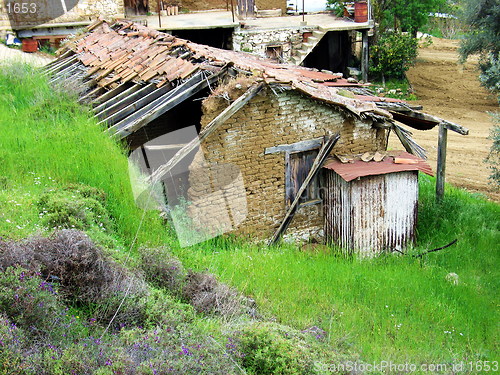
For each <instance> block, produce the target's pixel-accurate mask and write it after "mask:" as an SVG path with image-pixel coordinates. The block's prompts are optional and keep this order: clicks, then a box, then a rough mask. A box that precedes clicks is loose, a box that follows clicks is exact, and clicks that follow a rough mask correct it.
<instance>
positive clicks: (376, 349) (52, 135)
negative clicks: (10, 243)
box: [0, 68, 500, 362]
mask: <svg viewBox="0 0 500 375" xmlns="http://www.w3.org/2000/svg"><path fill="white" fill-rule="evenodd" d="M17 69H19V68H17ZM0 75H1V77H0V91H1V92H2V96H1V97H0V133H1V134H2V136H1V137H0V150H1V153H0V236H3V237H9V238H20V237H23V236H26V235H28V234H31V233H33V232H35V231H39V230H44V228H41V227H40V225H39V218H38V210H37V209H36V207H35V202H36V200H37V199H38V197H39V196H40V194H41V193H42V192H43V191H44V190H46V189H47V188H51V187H56V186H62V185H64V184H67V183H70V182H79V183H85V184H88V185H91V186H96V187H100V188H101V189H103V190H104V191H105V192H106V193H107V194H108V209H109V210H110V212H111V213H112V214H113V216H114V217H115V220H116V223H117V228H118V234H119V235H120V238H122V239H124V244H130V243H131V242H132V240H133V238H134V236H135V234H136V231H137V229H138V227H139V222H140V220H141V217H142V213H141V212H140V211H139V210H138V209H137V208H136V207H135V206H134V204H133V202H132V199H131V190H130V185H129V182H128V174H127V162H126V158H125V156H124V153H123V151H122V150H121V149H120V147H118V146H117V145H116V144H115V143H114V142H113V141H111V140H110V139H108V138H107V137H106V136H103V134H102V129H101V128H100V127H99V126H98V125H96V123H95V121H94V120H93V119H90V116H89V113H88V112H87V111H86V110H85V109H82V108H81V107H78V106H77V105H75V104H72V102H71V100H70V99H69V98H67V97H65V95H64V94H62V93H58V94H57V95H55V96H54V95H52V94H51V93H50V92H49V91H50V89H49V88H48V86H47V85H46V84H45V83H44V82H42V81H40V79H39V78H29V77H36V76H30V75H28V76H27V77H28V78H23V79H22V81H20V78H19V77H21V76H22V75H21V74H20V73H19V72H15V71H14V72H12V71H10V72H8V73H6V72H5V71H2V72H1V74H0ZM47 98H49V99H47ZM75 140H76V141H75ZM421 188H422V189H421V195H422V201H421V210H420V219H421V220H420V223H419V241H418V246H417V249H419V250H422V249H428V248H432V247H437V246H441V245H443V244H445V243H448V242H449V241H451V240H452V239H454V238H458V239H459V242H458V245H456V246H454V247H452V248H449V249H446V250H443V251H442V252H437V253H433V254H429V255H428V256H426V257H425V258H424V259H423V260H418V259H414V258H411V257H382V258H380V259H376V260H372V261H359V260H356V259H345V258H343V257H337V256H332V255H331V254H327V255H325V254H306V253H302V252H299V251H297V249H296V248H294V247H293V246H282V247H279V248H272V249H266V248H262V247H258V246H253V245H249V244H244V243H239V242H231V241H229V240H225V239H222V240H221V239H219V240H214V241H211V242H207V243H204V244H200V245H197V246H194V247H191V248H184V249H182V248H180V247H179V246H178V245H177V244H176V241H175V239H174V238H173V236H172V235H171V234H169V233H168V232H167V231H166V230H165V229H164V228H163V227H162V226H161V223H160V222H159V220H157V219H154V218H153V216H150V215H149V214H148V215H147V217H146V220H145V221H144V223H143V225H142V227H141V230H140V231H139V237H138V242H139V243H145V242H150V243H152V244H159V243H168V244H170V246H171V247H172V248H173V250H174V251H175V253H176V254H177V255H178V256H179V257H181V258H182V260H183V261H184V262H185V263H186V266H188V267H192V268H196V269H205V268H208V269H209V270H210V271H212V272H214V273H216V274H217V275H219V276H220V278H221V279H222V280H224V281H228V282H230V283H231V284H233V285H235V286H237V287H238V288H240V289H241V290H242V291H244V292H245V293H247V294H249V295H252V296H254V297H255V299H256V300H257V302H258V304H259V306H260V309H261V310H262V311H263V312H264V313H265V314H267V315H269V316H275V317H277V318H278V319H279V320H280V321H281V322H283V323H288V324H292V325H294V326H296V327H298V328H305V327H307V326H312V325H319V326H321V327H322V328H324V329H326V330H328V332H329V339H330V340H331V342H332V343H334V344H335V345H338V346H344V347H351V348H352V349H353V350H355V351H361V353H362V357H363V358H364V359H365V360H377V359H378V360H393V361H404V360H408V361H412V362H428V361H439V362H443V361H451V360H454V359H455V360H463V359H468V360H472V359H477V358H487V359H491V360H494V359H498V350H497V349H498V348H497V346H496V345H497V343H496V338H497V337H498V333H499V332H498V325H497V322H498V312H497V305H498V299H497V294H498V272H497V271H496V270H495V269H496V268H495V266H496V265H497V264H498V260H499V259H498V258H499V256H498V243H500V236H499V231H498V217H499V213H500V210H499V206H498V205H496V204H493V203H488V202H485V201H484V200H482V199H480V198H476V197H471V196H470V195H468V194H466V193H463V192H460V191H456V190H449V191H448V194H447V197H446V200H445V202H444V204H443V205H436V204H435V203H434V200H433V192H432V181H431V180H429V179H425V180H423V181H422V183H421ZM151 215H152V214H151ZM448 272H456V273H457V274H458V275H459V277H460V284H459V285H458V286H453V285H451V284H449V283H447V282H446V281H445V276H446V274H447V273H448ZM448 332H450V333H448Z"/></svg>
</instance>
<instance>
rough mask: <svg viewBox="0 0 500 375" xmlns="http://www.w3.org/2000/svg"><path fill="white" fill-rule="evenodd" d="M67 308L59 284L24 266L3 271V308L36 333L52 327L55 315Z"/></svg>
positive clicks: (0, 282)
mask: <svg viewBox="0 0 500 375" xmlns="http://www.w3.org/2000/svg"><path fill="white" fill-rule="evenodd" d="M61 310H64V308H63V307H62V305H61V304H60V302H59V300H58V297H57V291H56V289H55V287H54V286H53V285H52V284H50V283H47V282H45V281H44V280H42V279H41V278H40V277H38V276H37V275H34V274H30V273H29V272H28V271H27V270H24V269H22V268H12V267H9V268H7V269H6V270H5V271H3V272H2V273H0V311H2V312H3V313H5V314H6V315H7V316H8V317H9V319H11V320H12V321H13V322H14V323H15V324H17V325H19V326H20V327H22V328H25V329H27V330H29V332H30V333H34V334H35V335H39V334H40V335H43V334H44V333H45V332H47V331H50V330H51V329H52V323H53V321H52V318H53V317H55V316H57V315H58V313H59V312H60V311H61Z"/></svg>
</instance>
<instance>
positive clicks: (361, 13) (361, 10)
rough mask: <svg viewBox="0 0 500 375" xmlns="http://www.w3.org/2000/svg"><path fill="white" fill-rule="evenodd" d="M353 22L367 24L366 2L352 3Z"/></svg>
mask: <svg viewBox="0 0 500 375" xmlns="http://www.w3.org/2000/svg"><path fill="white" fill-rule="evenodd" d="M354 22H368V3H367V2H366V1H356V2H355V3H354Z"/></svg>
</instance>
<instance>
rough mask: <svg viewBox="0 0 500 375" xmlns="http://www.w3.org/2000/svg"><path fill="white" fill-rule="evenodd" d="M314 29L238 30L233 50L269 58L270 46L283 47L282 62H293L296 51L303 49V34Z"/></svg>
mask: <svg viewBox="0 0 500 375" xmlns="http://www.w3.org/2000/svg"><path fill="white" fill-rule="evenodd" d="M312 30H313V29H312V28H310V27H309V28H305V27H287V28H280V29H269V30H262V29H260V30H244V29H241V30H236V31H235V32H234V33H233V50H235V51H243V52H250V53H253V54H256V55H258V56H261V57H269V56H268V55H267V54H266V50H267V49H268V47H269V46H281V52H282V54H281V58H282V60H280V61H281V62H291V57H292V56H293V55H294V54H295V51H297V50H299V49H300V48H301V47H302V42H303V34H304V33H305V32H311V31H312Z"/></svg>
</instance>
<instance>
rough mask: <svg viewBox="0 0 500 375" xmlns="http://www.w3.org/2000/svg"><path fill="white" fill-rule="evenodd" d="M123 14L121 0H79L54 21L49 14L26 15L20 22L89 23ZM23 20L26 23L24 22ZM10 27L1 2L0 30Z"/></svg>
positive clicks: (5, 10) (31, 23)
mask: <svg viewBox="0 0 500 375" xmlns="http://www.w3.org/2000/svg"><path fill="white" fill-rule="evenodd" d="M46 1H53V0H46ZM123 14H124V7H123V0H80V1H79V2H78V4H76V6H75V7H74V8H72V9H71V10H69V11H68V12H67V13H65V14H64V15H62V16H60V17H57V18H55V19H52V18H50V14H44V13H37V15H38V17H34V16H33V15H31V14H28V15H27V16H26V17H25V18H22V22H23V24H25V25H26V26H31V25H33V26H35V25H40V24H43V23H51V24H53V23H68V22H78V21H89V20H94V19H96V18H98V17H104V18H119V17H123ZM25 20H26V22H24V21H25ZM10 26H11V25H10V22H9V18H8V15H7V9H6V8H5V6H4V2H2V3H1V7H0V30H2V29H3V30H5V29H9V30H10V29H11V28H10Z"/></svg>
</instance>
